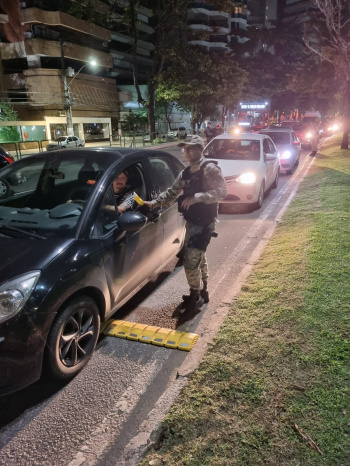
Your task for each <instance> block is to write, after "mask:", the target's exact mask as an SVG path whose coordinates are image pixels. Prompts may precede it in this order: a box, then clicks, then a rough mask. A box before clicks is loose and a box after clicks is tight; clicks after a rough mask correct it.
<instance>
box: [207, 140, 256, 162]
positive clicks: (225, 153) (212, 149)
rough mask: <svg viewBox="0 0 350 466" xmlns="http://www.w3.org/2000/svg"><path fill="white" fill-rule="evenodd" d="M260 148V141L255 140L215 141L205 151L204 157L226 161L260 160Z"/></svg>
mask: <svg viewBox="0 0 350 466" xmlns="http://www.w3.org/2000/svg"><path fill="white" fill-rule="evenodd" d="M253 146H255V147H253ZM260 147H261V146H260V141H258V140H253V139H236V138H235V139H214V140H212V141H211V143H210V144H209V145H208V147H207V149H206V150H205V152H204V157H206V158H214V159H225V160H242V159H244V160H259V159H260Z"/></svg>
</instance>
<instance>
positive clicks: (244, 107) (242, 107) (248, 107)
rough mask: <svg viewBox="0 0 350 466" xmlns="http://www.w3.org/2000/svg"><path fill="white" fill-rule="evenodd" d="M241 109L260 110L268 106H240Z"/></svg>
mask: <svg viewBox="0 0 350 466" xmlns="http://www.w3.org/2000/svg"><path fill="white" fill-rule="evenodd" d="M240 106H241V109H245V110H262V109H264V108H266V107H267V106H268V104H240Z"/></svg>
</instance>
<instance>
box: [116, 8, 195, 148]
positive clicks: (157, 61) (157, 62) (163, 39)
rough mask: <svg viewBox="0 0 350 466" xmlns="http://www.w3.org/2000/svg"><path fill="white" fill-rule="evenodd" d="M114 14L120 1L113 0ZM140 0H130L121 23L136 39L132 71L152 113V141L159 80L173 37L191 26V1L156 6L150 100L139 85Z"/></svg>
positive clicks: (132, 52)
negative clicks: (188, 4)
mask: <svg viewBox="0 0 350 466" xmlns="http://www.w3.org/2000/svg"><path fill="white" fill-rule="evenodd" d="M110 3H111V14H112V16H113V13H114V12H115V11H117V12H119V11H120V8H121V5H120V2H119V1H118V0H110ZM140 3H141V2H139V1H138V0H129V1H128V3H127V4H126V6H125V7H124V13H123V15H122V17H121V18H119V20H118V22H119V23H120V24H122V25H123V27H124V28H125V29H126V31H127V33H128V35H129V36H130V37H132V40H133V43H132V47H131V54H132V57H133V59H132V69H133V79H134V86H135V89H136V92H137V101H138V102H139V103H140V104H142V105H143V106H144V107H145V108H146V109H147V112H148V122H149V129H150V135H151V139H152V137H153V135H154V134H155V123H156V118H155V91H156V86H157V79H158V77H159V76H160V74H161V73H162V71H163V69H164V64H165V62H166V60H167V57H168V53H169V50H170V48H169V43H170V39H171V38H172V36H173V35H174V34H175V32H176V33H177V34H179V33H180V32H181V29H182V28H183V27H185V26H186V25H187V21H186V18H187V16H186V15H187V0H156V1H154V2H153V4H152V13H153V17H152V26H153V28H154V31H155V32H154V35H153V37H152V39H153V44H154V50H153V52H152V60H153V65H152V69H151V71H150V73H149V75H148V77H147V88H148V96H147V98H146V97H145V96H143V95H142V93H141V89H140V86H139V78H138V70H137V48H138V40H139V31H138V24H139V20H138V9H139V7H140Z"/></svg>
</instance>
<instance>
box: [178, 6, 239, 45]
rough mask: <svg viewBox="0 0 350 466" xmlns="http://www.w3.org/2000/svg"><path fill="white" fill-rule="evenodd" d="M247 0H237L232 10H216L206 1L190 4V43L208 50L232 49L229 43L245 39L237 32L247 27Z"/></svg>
mask: <svg viewBox="0 0 350 466" xmlns="http://www.w3.org/2000/svg"><path fill="white" fill-rule="evenodd" d="M247 14H248V10H247V0H245V1H241V2H237V5H236V6H235V7H234V8H233V10H232V11H231V12H227V11H219V10H216V9H215V8H214V7H213V6H211V5H208V4H207V3H206V2H205V1H201V2H190V3H189V4H188V16H187V17H188V26H189V29H190V35H189V43H190V44H192V45H197V46H200V47H201V48H203V49H204V50H206V51H208V52H209V51H213V50H216V51H217V50H219V51H220V50H221V51H225V50H227V51H228V50H230V47H229V45H230V44H232V43H234V42H237V41H238V42H241V41H244V38H242V37H239V36H238V35H236V34H235V31H237V30H245V29H246V27H247Z"/></svg>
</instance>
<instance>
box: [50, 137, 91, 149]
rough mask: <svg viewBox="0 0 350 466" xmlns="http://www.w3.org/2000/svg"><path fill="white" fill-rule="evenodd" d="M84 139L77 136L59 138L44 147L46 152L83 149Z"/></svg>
mask: <svg viewBox="0 0 350 466" xmlns="http://www.w3.org/2000/svg"><path fill="white" fill-rule="evenodd" d="M84 146H85V141H84V139H80V138H78V137H77V136H61V137H59V138H57V139H56V140H55V141H53V142H50V143H49V144H48V145H47V146H46V150H49V151H50V150H57V149H66V148H67V147H84Z"/></svg>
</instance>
